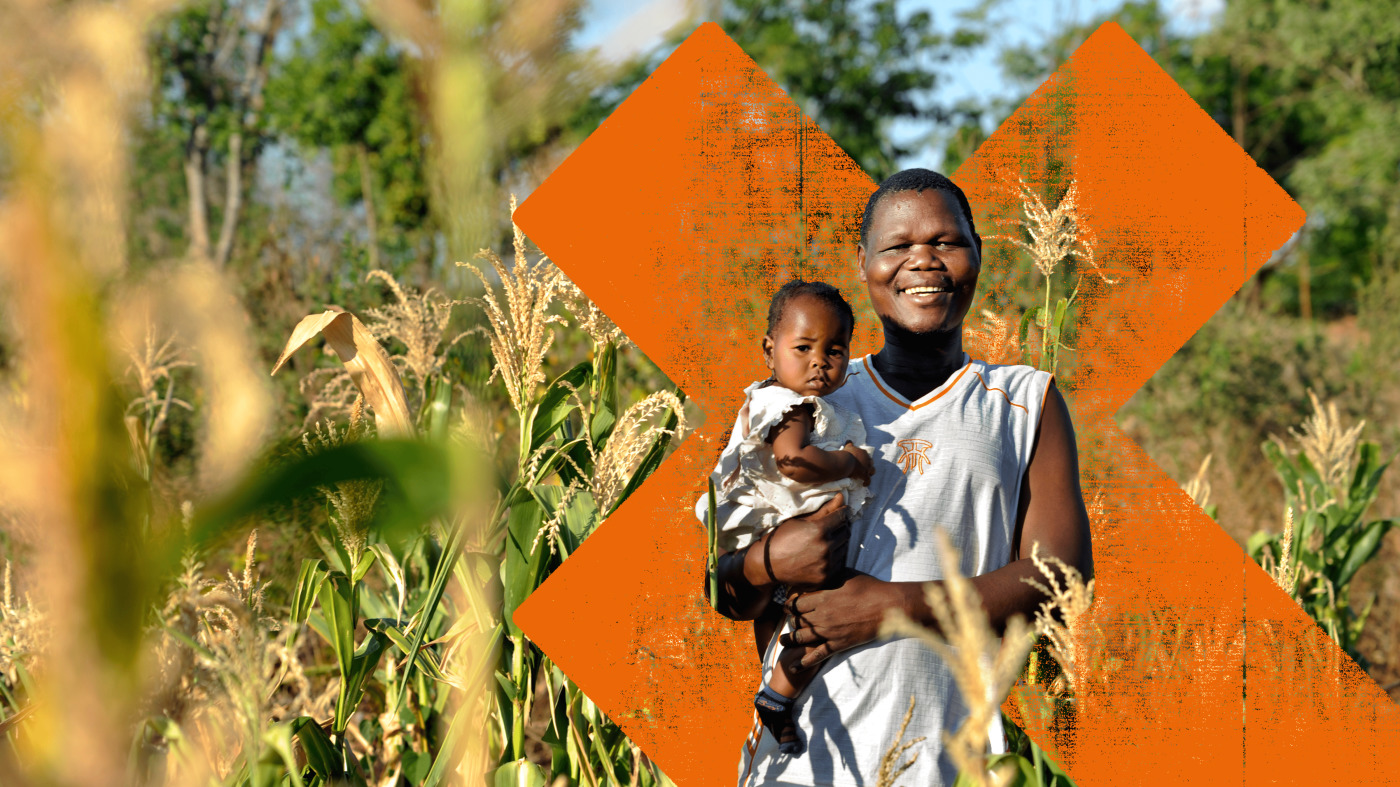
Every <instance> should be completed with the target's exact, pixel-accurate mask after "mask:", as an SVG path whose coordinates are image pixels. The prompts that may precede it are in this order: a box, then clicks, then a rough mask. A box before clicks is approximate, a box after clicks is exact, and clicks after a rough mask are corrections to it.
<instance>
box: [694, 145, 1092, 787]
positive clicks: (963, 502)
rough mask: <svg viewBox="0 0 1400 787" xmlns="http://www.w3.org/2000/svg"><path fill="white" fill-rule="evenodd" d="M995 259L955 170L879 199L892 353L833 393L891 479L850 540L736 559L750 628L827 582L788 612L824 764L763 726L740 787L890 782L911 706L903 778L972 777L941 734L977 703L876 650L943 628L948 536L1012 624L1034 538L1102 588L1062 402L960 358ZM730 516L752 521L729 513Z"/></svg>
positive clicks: (734, 596)
mask: <svg viewBox="0 0 1400 787" xmlns="http://www.w3.org/2000/svg"><path fill="white" fill-rule="evenodd" d="M981 251H982V239H981V237H980V236H978V235H977V232H976V229H975V226H974V222H973V218H972V212H971V209H970V208H969V206H968V204H967V199H966V197H965V196H964V195H963V193H962V190H961V189H959V188H958V187H957V186H956V185H954V184H953V183H952V182H951V181H949V180H948V179H947V178H945V177H943V176H942V175H939V174H937V173H934V172H930V171H928V170H921V169H915V170H906V171H904V172H900V173H897V174H895V175H893V176H891V177H890V178H889V179H888V180H886V181H885V182H884V183H883V184H881V186H880V188H879V189H878V190H876V192H875V193H874V194H873V195H871V198H870V201H869V203H868V204H867V206H866V210H865V214H864V217H863V219H862V222H861V235H860V244H859V246H858V247H857V251H856V264H857V266H859V271H860V280H861V281H862V282H864V283H865V285H866V288H867V291H868V294H869V296H870V302H871V305H872V306H873V307H874V310H875V313H876V314H877V315H879V318H880V322H881V324H882V327H883V330H884V346H883V347H882V348H881V349H880V351H879V352H878V353H876V354H875V355H873V356H868V357H866V358H865V359H862V360H861V361H860V362H855V361H853V362H852V364H851V369H852V371H854V372H857V373H856V374H854V375H853V376H852V377H851V378H850V381H849V382H848V383H847V384H846V386H845V387H844V388H842V389H841V390H838V391H836V392H835V393H833V394H831V395H830V398H831V399H832V401H834V402H836V403H837V404H840V405H842V406H844V407H847V408H848V409H852V410H855V411H856V412H858V413H859V414H860V415H861V418H862V419H863V420H864V422H865V427H866V431H867V433H868V434H869V441H870V443H871V445H872V447H873V449H874V450H872V452H871V454H872V456H873V457H874V458H875V465H876V472H875V474H874V477H873V479H872V485H871V488H870V492H871V498H870V501H869V502H868V503H867V504H866V509H865V511H864V512H863V513H862V514H861V516H860V517H858V518H857V520H856V522H855V523H853V524H852V525H850V526H849V527H848V526H847V524H846V522H845V516H844V510H843V508H842V507H841V505H840V501H839V500H837V501H833V503H831V504H828V505H827V506H826V507H825V508H823V510H821V511H818V512H817V513H816V514H812V515H810V516H808V517H804V518H801V519H791V520H788V521H787V522H784V523H782V524H781V525H779V526H778V527H777V528H775V529H774V530H773V531H771V532H770V533H768V534H766V535H765V536H764V537H762V538H760V539H759V540H757V541H755V542H754V543H753V544H751V545H750V546H749V547H746V548H744V549H741V550H737V551H735V552H733V553H731V554H725V555H722V556H721V558H720V561H719V572H720V585H721V593H720V596H721V598H720V604H719V606H720V611H721V612H723V613H724V614H725V615H727V616H729V617H730V618H732V619H735V620H753V619H757V618H764V617H771V616H773V614H774V613H775V612H779V613H780V612H781V610H780V609H779V608H778V607H776V605H774V604H773V603H772V594H773V589H774V588H775V587H777V586H778V585H788V586H791V587H803V586H806V587H812V588H820V587H826V588H829V589H816V590H809V591H806V592H797V593H793V594H792V595H791V596H790V598H789V600H788V602H787V610H786V611H787V612H788V613H789V614H791V615H793V616H794V621H795V630H794V631H793V632H792V633H791V635H789V637H787V638H786V640H785V642H784V643H783V644H793V645H796V646H800V647H802V648H804V649H805V650H806V654H805V655H804V657H803V664H804V665H817V664H820V670H821V671H820V672H819V673H818V675H817V677H816V679H815V680H814V681H813V683H812V684H811V686H810V687H809V689H808V690H807V691H806V692H804V693H803V695H802V696H800V697H799V698H798V701H797V706H796V708H795V711H794V712H795V714H796V716H797V719H798V727H799V730H800V734H801V735H802V736H803V739H804V741H805V743H806V748H807V752H806V753H805V754H803V755H801V756H789V755H783V754H780V753H779V752H778V751H777V745H776V742H775V741H773V740H772V736H771V735H768V734H763V733H762V732H761V730H760V731H759V732H757V733H756V735H755V736H754V737H752V738H751V739H750V741H748V742H747V743H746V746H745V751H744V757H743V760H744V761H743V762H742V763H741V767H740V774H739V778H740V784H752V785H871V784H873V783H874V780H875V773H876V771H877V769H878V767H879V761H880V758H881V756H882V755H883V754H884V752H885V751H886V750H887V749H888V748H889V746H890V744H891V743H892V742H893V741H894V739H895V737H896V736H897V734H898V730H899V724H900V721H901V719H902V717H903V714H904V711H905V709H906V708H907V706H908V703H909V698H910V697H911V696H913V697H914V699H915V702H916V708H915V715H914V720H913V722H912V723H911V725H910V737H915V736H923V737H924V738H925V742H924V743H923V744H921V745H920V746H919V747H917V750H919V751H920V755H919V758H918V761H917V762H916V764H915V765H914V767H913V769H912V770H910V771H908V772H906V774H905V775H904V776H903V777H902V781H903V782H905V783H907V784H916V785H935V784H946V785H951V784H952V782H953V780H954V778H955V777H956V775H957V773H956V768H955V767H954V766H953V765H952V763H951V761H950V760H949V759H948V758H947V757H944V756H942V751H941V749H942V741H941V736H942V732H943V730H952V729H955V728H956V727H957V726H958V725H960V724H961V723H962V720H963V718H965V716H966V714H967V709H966V705H965V703H964V701H963V699H962V697H961V696H959V694H958V691H957V688H956V686H955V685H954V683H953V681H952V678H951V675H950V673H949V671H948V668H947V666H946V665H945V664H944V663H943V662H942V660H941V659H939V658H938V657H937V656H936V655H935V654H933V653H932V652H931V651H929V650H928V649H927V648H924V647H923V646H922V645H921V644H919V643H918V642H916V641H915V640H913V639H908V638H905V639H896V640H888V641H883V642H882V641H876V636H877V633H878V630H879V627H880V623H881V621H882V620H883V618H884V616H885V613H886V612H887V611H889V610H892V609H899V610H903V611H904V612H905V613H906V614H907V615H909V617H911V618H912V619H914V620H916V621H919V622H921V623H923V624H924V625H927V626H929V627H936V623H935V622H934V620H933V616H932V614H931V612H930V610H929V608H928V606H927V603H926V602H925V597H924V586H925V585H926V584H927V582H929V581H936V580H938V579H940V578H941V576H942V557H941V556H940V555H939V554H938V549H937V547H936V545H935V544H936V540H935V539H934V538H933V531H934V529H935V528H938V529H942V530H943V531H944V532H946V533H947V534H948V536H949V538H950V540H951V541H952V543H953V544H954V546H956V547H957V548H958V550H959V552H960V554H961V555H962V558H961V563H962V565H961V569H962V572H963V574H964V575H966V576H971V577H973V579H972V583H973V585H974V587H975V588H976V589H977V591H978V593H980V594H981V597H982V603H983V606H984V607H985V608H986V610H987V613H988V616H989V618H990V619H991V622H992V625H993V627H994V628H996V629H998V630H1001V628H1002V627H1003V626H1004V624H1005V622H1006V620H1007V619H1008V618H1009V617H1011V616H1012V615H1016V614H1020V615H1026V616H1029V615H1031V614H1032V613H1033V612H1034V610H1035V609H1036V608H1037V607H1038V606H1039V604H1040V602H1041V601H1042V600H1043V596H1042V594H1040V592H1039V591H1037V590H1035V589H1034V588H1033V587H1031V586H1030V585H1028V584H1026V583H1025V582H1022V581H1021V580H1022V579H1023V578H1026V577H1034V576H1037V575H1038V573H1039V572H1038V570H1037V569H1036V568H1035V566H1034V565H1033V564H1032V562H1031V561H1030V559H1029V557H1030V554H1031V547H1032V545H1033V544H1036V543H1039V544H1040V548H1041V552H1042V553H1043V554H1049V555H1054V556H1056V557H1058V558H1060V559H1061V560H1063V561H1065V563H1067V564H1068V565H1071V566H1075V567H1077V568H1078V569H1079V570H1080V571H1081V572H1083V573H1084V574H1085V577H1086V579H1087V578H1088V577H1089V576H1091V575H1092V558H1091V552H1090V539H1089V521H1088V514H1087V512H1086V511H1085V508H1084V503H1083V499H1082V497H1081V493H1080V488H1079V464H1078V456H1077V453H1076V449H1075V442H1074V431H1073V427H1072V425H1071V424H1070V418H1069V412H1068V409H1067V408H1066V406H1065V403H1064V400H1063V398H1062V397H1061V396H1060V394H1059V392H1058V391H1057V390H1056V389H1055V386H1054V383H1053V381H1052V380H1051V379H1050V378H1049V375H1048V374H1046V373H1044V372H1038V371H1036V370H1034V369H1031V368H1030V367H1025V366H1015V367H1011V366H990V365H988V364H985V363H982V362H980V361H975V360H972V359H970V358H969V357H967V356H966V355H965V354H964V352H963V348H962V327H963V318H964V317H965V316H966V314H967V312H968V309H969V308H970V307H971V305H972V301H973V298H974V296H975V294H976V288H977V276H978V273H979V272H980V270H981ZM739 431H740V430H738V429H736V437H735V438H734V439H737V433H738V432H739ZM719 513H720V516H721V517H729V516H742V515H743V513H744V512H743V510H742V509H740V508H738V507H736V506H732V505H725V506H723V507H722V508H721V510H720V512H719ZM848 553H849V560H848ZM848 565H849V566H850V567H851V568H853V569H854V571H852V572H848V571H847V569H846V567H847V566H848ZM843 578H844V579H843ZM833 582H839V584H838V585H837V586H835V587H831V584H832V583H833ZM774 652H775V649H774V648H771V647H770V649H769V657H770V659H769V660H770V661H771V656H772V654H773V653H774ZM995 727H996V729H994V730H993V732H994V733H996V734H995V735H994V737H993V740H994V743H993V745H994V746H997V745H999V744H1000V743H1001V741H1000V734H999V733H1000V725H999V724H997V725H995Z"/></svg>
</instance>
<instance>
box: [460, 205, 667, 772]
mask: <svg viewBox="0 0 1400 787" xmlns="http://www.w3.org/2000/svg"><path fill="white" fill-rule="evenodd" d="M513 209H514V203H512V210H513ZM514 250H515V260H514V265H513V266H512V267H511V268H509V269H508V268H507V267H506V266H505V265H504V264H503V263H502V262H501V260H500V259H499V258H497V257H496V256H495V255H494V254H492V253H490V252H483V253H482V254H481V255H479V257H481V258H483V259H485V260H487V261H488V262H490V264H491V265H492V267H493V269H494V271H495V273H496V274H497V277H498V278H499V280H500V282H501V288H502V290H503V297H498V296H497V294H496V291H495V290H494V288H493V286H492V284H491V282H490V280H488V279H487V277H486V276H485V275H484V274H483V273H482V272H481V271H480V270H479V269H477V268H476V267H475V266H473V265H470V264H463V266H464V267H467V268H469V269H470V270H472V271H473V272H474V273H475V274H476V276H477V277H478V279H480V280H481V282H482V284H483V286H485V287H486V293H485V295H484V296H483V297H480V298H475V299H472V300H470V301H469V302H470V303H473V304H475V305H478V306H479V307H480V308H481V309H482V311H483V312H484V313H485V315H486V318H487V323H488V325H487V326H486V327H483V328H482V329H480V330H481V331H482V332H484V333H486V335H487V338H488V340H489V342H490V345H491V351H492V355H493V356H494V358H495V368H494V369H493V375H492V376H493V378H495V377H499V378H500V379H501V381H502V383H503V384H504V386H505V388H506V392H507V394H508V395H509V397H510V401H511V405H512V408H513V409H514V410H515V413H516V419H517V420H516V426H517V428H518V431H519V436H518V442H517V444H518V446H519V447H518V450H517V454H516V457H515V459H516V461H515V468H516V472H515V477H514V478H513V479H511V480H510V482H509V484H508V486H507V488H506V489H505V490H504V491H503V492H502V493H501V498H500V502H499V504H498V505H497V507H496V512H495V514H494V515H493V517H492V519H491V522H492V523H493V524H492V528H491V530H490V534H489V537H488V538H487V539H485V540H484V542H483V544H482V545H481V551H480V552H479V553H477V554H476V555H475V556H474V557H473V559H474V560H476V561H477V562H478V563H480V564H481V565H483V566H487V565H492V564H494V565H498V566H499V581H500V588H501V593H502V601H501V607H500V615H499V618H498V619H496V620H493V621H491V623H492V624H494V625H496V626H498V627H500V628H501V630H502V631H503V638H504V645H505V647H504V648H503V649H502V651H501V657H500V662H499V665H498V668H497V669H496V671H495V679H496V691H495V692H494V695H493V697H492V702H491V703H490V704H491V716H492V718H493V720H494V722H495V729H494V734H493V735H492V737H491V740H490V744H489V752H488V755H489V757H490V758H491V759H494V760H495V761H496V762H497V763H498V765H497V770H496V774H497V775H496V777H495V778H496V779H497V780H498V781H500V780H502V779H508V780H510V782H511V783H512V784H515V783H521V784H524V783H534V784H545V783H552V782H551V781H550V780H557V779H559V778H560V777H564V778H566V779H567V780H568V781H569V783H572V784H586V785H589V787H598V785H622V784H627V785H643V787H650V786H651V785H655V784H666V783H669V782H668V780H667V779H666V778H665V776H664V775H662V774H661V773H660V772H659V771H658V770H656V768H655V767H654V766H652V765H651V764H650V763H649V762H647V761H646V760H645V757H644V756H643V755H642V753H641V751H640V749H638V748H637V747H636V746H635V745H633V744H632V743H631V742H630V741H628V740H627V738H626V736H625V735H623V733H622V731H621V730H620V729H619V728H618V727H617V726H616V725H615V724H613V723H612V722H611V721H610V720H609V719H607V717H606V716H605V715H604V714H603V713H602V712H601V711H600V710H599V709H598V707H597V706H596V705H594V703H593V702H592V701H591V700H589V699H588V698H587V697H586V696H584V694H583V693H582V692H581V691H580V690H579V689H578V687H577V686H576V685H575V684H574V683H573V681H571V680H569V678H568V677H567V676H566V675H564V674H563V672H562V671H560V670H559V668H558V667H557V666H556V665H554V663H553V662H552V661H551V660H550V659H549V657H548V656H546V655H545V654H543V653H542V652H540V651H539V649H538V648H536V647H534V646H533V645H532V644H531V643H530V642H529V640H528V639H527V638H526V637H525V635H524V633H523V632H522V631H521V630H520V629H519V627H518V626H517V625H516V623H515V620H514V614H515V610H516V609H517V608H518V607H519V606H520V604H521V603H522V602H524V600H525V599H526V598H528V597H529V595H530V594H531V593H532V592H534V590H535V589H536V588H537V587H539V585H540V584H541V583H542V582H543V581H544V580H545V579H546V578H547V577H548V576H549V574H550V572H551V571H553V570H554V568H556V567H557V566H558V565H560V563H561V562H562V561H563V560H565V559H567V558H568V556H569V555H570V554H572V553H573V551H574V550H576V549H577V548H578V546H579V544H581V543H582V542H583V540H584V538H586V537H587V536H588V534H589V533H590V532H591V531H592V530H593V529H594V528H595V527H596V526H597V525H598V524H599V523H600V522H601V521H602V520H603V519H605V518H606V517H607V516H608V515H609V514H611V513H612V512H613V511H615V510H616V509H617V507H618V506H619V505H621V504H622V503H623V502H624V501H625V500H626V499H627V498H628V497H629V496H630V495H631V494H632V493H633V492H634V491H635V490H636V489H637V487H638V486H640V485H641V483H642V482H643V481H644V480H646V478H647V477H648V476H649V475H650V474H651V473H652V472H653V471H655V469H656V468H657V467H658V466H659V465H660V463H661V460H662V458H663V457H664V456H665V453H666V450H667V448H668V446H669V445H670V443H671V441H672V440H673V439H675V438H676V437H677V436H678V435H679V434H680V433H681V432H682V431H683V429H684V415H683V411H682V402H683V399H682V394H681V393H680V392H679V391H675V392H670V391H660V392H656V393H653V394H651V395H650V396H647V397H646V398H644V399H642V400H641V401H639V402H637V403H635V404H633V405H631V406H630V407H627V408H625V409H624V408H623V407H622V404H621V402H620V401H619V395H618V369H617V366H618V342H619V341H622V339H621V333H620V332H619V331H618V330H617V328H616V326H615V325H613V324H612V323H611V321H609V320H607V318H606V316H605V315H603V314H602V313H601V312H600V311H598V310H597V308H596V306H594V305H593V304H591V303H590V302H588V301H587V299H586V298H584V297H583V296H582V293H579V292H578V291H577V289H576V288H574V287H573V286H572V285H571V284H569V283H568V282H567V280H566V279H564V278H563V276H562V274H561V273H560V272H559V271H558V270H557V269H556V268H554V267H553V266H552V265H551V264H549V263H548V262H547V260H545V259H544V258H540V259H538V260H536V261H534V262H531V261H530V260H528V259H527V257H526V253H525V239H524V236H523V235H522V234H521V233H520V231H519V229H518V228H517V229H516V231H515V235H514ZM556 299H557V300H561V301H565V302H567V303H569V305H570V307H571V310H572V312H573V314H574V317H575V319H577V320H578V321H579V323H580V327H581V328H583V329H584V330H586V331H587V332H588V334H589V335H590V337H591V338H592V339H593V352H592V359H591V360H588V361H582V362H580V363H578V364H577V365H575V366H574V367H572V368H570V369H568V370H567V371H564V372H563V373H562V374H559V375H558V376H557V377H555V378H554V379H553V380H552V381H550V382H549V383H548V385H544V386H543V387H542V389H541V384H542V383H544V381H545V380H546V375H545V372H544V358H545V354H546V351H547V350H548V349H549V347H550V346H551V344H552V343H553V339H554V335H553V329H552V328H551V326H552V325H556V324H562V323H563V322H564V318H563V317H561V316H559V315H555V314H552V313H551V312H550V307H551V305H552V303H553V302H554V301H555V300H556ZM540 689H543V693H544V695H545V697H546V698H547V702H548V703H549V721H548V723H547V725H546V727H545V728H544V730H543V731H542V732H541V731H536V730H533V729H529V728H530V726H531V725H530V718H531V715H532V710H533V707H532V706H533V704H534V702H535V696H536V693H537V691H538V690H540ZM528 735H538V737H539V740H540V742H541V743H542V744H543V745H544V746H545V747H547V748H548V749H549V751H550V763H549V768H548V771H546V770H545V768H543V767H542V766H541V764H539V763H536V762H532V761H531V760H529V759H528V758H527V757H526V754H527V752H526V739H527V736H528Z"/></svg>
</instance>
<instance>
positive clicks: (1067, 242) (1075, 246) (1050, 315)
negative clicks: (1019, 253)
mask: <svg viewBox="0 0 1400 787" xmlns="http://www.w3.org/2000/svg"><path fill="white" fill-rule="evenodd" d="M1014 190H1015V192H1016V195H1017V197H1018V199H1019V200H1020V201H1021V209H1022V212H1023V213H1024V214H1025V216H1026V218H1025V220H1024V221H1018V222H1017V224H1018V225H1019V228H1020V229H1022V230H1024V232H1025V234H1026V235H1028V236H1029V237H1030V240H1029V241H1026V240H1024V239H1023V238H1022V237H1021V235H1020V233H1018V234H1017V235H990V236H988V237H989V238H991V239H997V240H1004V241H1006V242H1008V243H1011V244H1012V245H1014V246H1016V247H1018V248H1020V249H1022V250H1024V251H1025V252H1026V253H1027V254H1028V255H1030V258H1031V261H1032V263H1034V265H1035V268H1036V270H1038V271H1039V272H1040V274H1041V276H1042V277H1043V278H1044V280H1045V303H1044V304H1043V305H1041V306H1033V307H1031V308H1030V309H1028V310H1027V311H1026V312H1025V314H1023V315H1022V316H1021V323H1020V326H1019V329H1018V331H1017V339H1018V342H1019V344H1020V347H1021V357H1023V358H1030V357H1031V349H1032V347H1031V343H1030V340H1029V333H1030V327H1031V325H1032V324H1034V325H1035V326H1036V327H1037V328H1038V329H1039V331H1040V346H1039V348H1038V352H1037V353H1036V356H1035V357H1036V359H1037V360H1036V366H1037V368H1039V369H1042V370H1044V371H1047V372H1050V373H1051V374H1054V373H1055V372H1056V370H1057V369H1058V368H1059V363H1060V351H1061V350H1068V349H1072V348H1070V347H1069V346H1068V345H1066V344H1065V343H1064V341H1063V339H1064V336H1065V320H1066V319H1067V318H1068V315H1069V311H1070V308H1071V307H1072V306H1073V305H1074V301H1075V299H1076V298H1077V297H1078V296H1079V281H1078V280H1076V281H1075V285H1074V289H1073V291H1072V292H1071V293H1070V295H1069V297H1067V298H1060V299H1059V300H1057V301H1056V302H1055V305H1054V308H1053V310H1052V308H1051V305H1050V304H1051V298H1050V295H1051V292H1050V291H1051V284H1052V277H1053V275H1054V273H1055V269H1056V268H1057V267H1058V266H1059V264H1060V263H1061V262H1062V261H1064V260H1065V259H1067V258H1069V257H1078V258H1079V259H1081V260H1083V261H1084V262H1087V263H1088V264H1089V266H1090V267H1091V268H1092V269H1093V270H1094V272H1095V273H1097V274H1098V276H1099V278H1101V279H1103V281H1104V282H1105V283H1106V284H1114V283H1115V281H1114V280H1113V279H1110V278H1108V277H1107V276H1106V275H1105V274H1104V272H1103V270H1102V269H1101V268H1100V267H1099V264H1098V262H1097V261H1096V260H1095V258H1094V247H1095V245H1096V243H1097V241H1096V239H1095V236H1094V233H1093V232H1092V231H1091V230H1090V229H1089V228H1088V227H1087V226H1085V225H1084V223H1083V220H1082V219H1081V218H1080V216H1079V212H1078V199H1079V185H1078V183H1076V182H1074V181H1071V182H1070V185H1069V189H1068V190H1067V191H1065V194H1064V196H1063V197H1061V198H1060V201H1059V203H1058V204H1056V205H1055V207H1054V208H1053V209H1051V208H1047V207H1045V203H1044V201H1042V200H1041V199H1040V195H1039V194H1037V193H1035V191H1033V190H1032V189H1031V188H1030V187H1029V186H1027V185H1026V182H1025V180H1023V179H1019V178H1018V179H1017V184H1016V186H1015V187H1014Z"/></svg>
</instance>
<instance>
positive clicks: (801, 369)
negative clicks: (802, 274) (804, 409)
mask: <svg viewBox="0 0 1400 787" xmlns="http://www.w3.org/2000/svg"><path fill="white" fill-rule="evenodd" d="M850 343H851V330H850V326H849V325H847V324H846V320H845V319H844V318H843V317H842V316H841V314H840V313H839V312H837V311H836V310H835V309H833V308H832V307H831V306H830V305H828V304H827V303H826V302H825V301H822V300H820V299H819V298H815V297H812V296H802V297H798V298H794V299H792V300H791V301H788V303H787V306H786V307H785V308H784V309H783V316H782V321H781V322H779V323H778V326H777V328H776V330H775V331H774V334H773V335H772V336H765V337H763V360H764V362H765V363H767V364H768V368H769V369H771V370H772V372H773V375H774V376H775V377H776V378H777V379H778V384H779V385H781V386H783V387H784V388H787V389H788V390H791V391H795V392H797V393H799V394H801V395H803V396H826V395H827V394H829V393H831V392H832V391H834V390H836V389H837V388H840V387H841V383H843V382H845V380H846V364H847V363H849V362H850V356H849V350H850Z"/></svg>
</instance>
